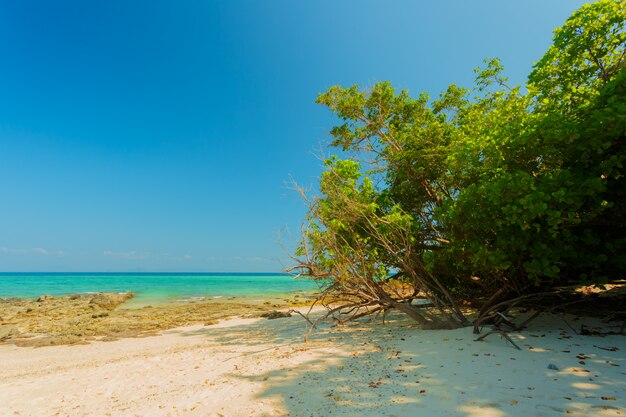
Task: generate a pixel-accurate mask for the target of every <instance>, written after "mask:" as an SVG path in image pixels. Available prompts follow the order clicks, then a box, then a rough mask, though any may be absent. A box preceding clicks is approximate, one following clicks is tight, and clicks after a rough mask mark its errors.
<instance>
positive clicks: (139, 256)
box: [102, 250, 149, 259]
mask: <svg viewBox="0 0 626 417" xmlns="http://www.w3.org/2000/svg"><path fill="white" fill-rule="evenodd" d="M102 256H110V257H112V258H121V259H146V258H147V257H148V256H149V255H148V254H145V253H139V252H137V251H135V250H131V251H128V252H113V251H110V250H105V251H104V252H103V253H102Z"/></svg>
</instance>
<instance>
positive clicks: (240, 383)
mask: <svg viewBox="0 0 626 417" xmlns="http://www.w3.org/2000/svg"><path fill="white" fill-rule="evenodd" d="M581 323H585V324H587V325H588V326H590V327H593V326H594V323H593V322H591V321H590V320H587V319H581V320H579V321H577V322H574V321H572V322H571V323H570V324H571V325H572V326H573V327H575V328H580V324H581ZM306 330H307V324H306V322H304V321H303V320H302V319H301V318H300V317H298V316H293V317H291V318H285V319H277V320H265V319H233V320H228V321H225V322H222V323H220V324H218V325H212V326H193V327H184V328H177V329H174V330H170V331H165V332H163V334H162V335H160V336H152V337H146V338H139V339H122V340H117V341H112V342H94V343H91V344H89V345H73V346H52V347H44V348H27V347H17V346H14V345H0V415H2V416H297V417H300V416H398V417H399V416H464V417H504V416H524V417H526V416H559V415H566V414H567V415H572V416H598V417H599V416H620V415H626V360H625V352H626V344H625V341H626V339H625V338H624V337H623V336H617V335H615V336H605V337H599V336H578V335H576V334H575V333H574V331H573V330H571V329H570V327H568V326H567V325H566V324H565V323H564V321H563V320H562V319H561V318H560V317H551V316H547V317H544V318H542V319H541V318H540V319H538V320H537V321H534V322H533V323H532V324H531V327H530V329H528V330H527V331H525V332H523V333H520V334H514V335H512V337H513V339H514V340H515V341H516V342H517V343H518V344H519V345H520V347H522V348H523V350H521V351H518V350H516V349H514V348H513V347H511V346H510V345H508V344H507V342H506V341H504V340H503V339H501V338H500V336H498V335H491V336H489V337H488V338H487V339H486V341H485V342H474V341H473V339H475V337H476V336H475V335H473V334H472V331H471V328H465V329H457V330H439V331H436V330H428V331H425V330H420V329H419V328H416V327H414V326H413V325H412V324H411V323H410V322H408V321H405V320H404V319H402V318H400V317H395V318H392V320H391V322H390V323H388V324H387V325H385V326H382V325H380V324H371V323H359V324H356V325H353V326H349V327H344V328H330V327H328V326H322V327H321V329H320V330H319V331H317V332H316V333H315V334H314V336H313V338H312V340H310V341H309V342H308V343H303V342H302V336H303V334H304V332H305V331H306ZM604 330H612V328H610V327H609V328H607V327H606V325H605V326H604ZM613 330H614V329H613ZM550 368H557V369H550Z"/></svg>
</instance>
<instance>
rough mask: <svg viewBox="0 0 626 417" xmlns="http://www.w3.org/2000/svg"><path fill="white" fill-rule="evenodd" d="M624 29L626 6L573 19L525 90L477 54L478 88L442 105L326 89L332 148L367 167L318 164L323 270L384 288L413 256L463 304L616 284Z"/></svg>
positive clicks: (451, 95)
mask: <svg viewBox="0 0 626 417" xmlns="http://www.w3.org/2000/svg"><path fill="white" fill-rule="evenodd" d="M625 22H626V2H625V1H616V0H603V1H598V2H596V3H592V4H587V5H585V6H583V7H582V8H581V9H579V10H578V11H576V12H575V13H574V14H573V15H572V16H571V17H570V18H569V19H568V20H567V21H566V23H565V24H564V26H563V27H561V28H559V29H557V30H555V35H554V43H553V45H552V46H551V47H550V48H549V50H548V51H547V52H546V54H545V55H544V57H543V58H542V59H541V60H540V61H539V62H538V63H537V64H535V66H534V69H533V71H532V73H531V74H530V76H529V81H528V84H527V86H526V87H527V88H526V89H527V91H528V92H527V93H522V92H521V91H522V89H521V88H520V87H519V86H514V87H511V86H508V85H507V82H508V80H507V79H506V78H505V77H504V75H503V67H502V65H501V64H500V62H499V61H498V60H487V61H485V63H486V66H485V68H483V69H478V70H477V71H476V72H477V79H476V84H475V87H474V89H473V90H468V89H464V88H460V87H458V86H456V85H452V86H450V87H449V88H448V89H447V90H446V91H445V92H444V93H443V94H441V95H440V96H439V97H438V98H437V99H436V100H430V98H429V96H428V95H427V94H425V93H422V94H420V95H419V97H418V98H417V99H413V98H411V97H410V96H409V94H408V92H406V91H400V92H396V91H395V90H394V88H393V87H392V86H391V84H390V83H388V82H383V83H378V84H376V85H374V87H373V88H372V89H371V90H370V91H367V92H365V91H362V90H360V89H359V87H358V86H357V85H355V86H352V87H349V88H342V87H340V86H335V87H332V88H330V89H329V90H328V91H327V92H326V93H324V94H322V95H320V96H319V97H318V100H317V102H318V103H320V104H323V105H325V106H327V107H329V108H330V109H331V110H332V111H333V112H334V113H335V114H336V115H337V116H338V117H339V119H340V120H341V124H339V125H338V126H336V127H334V128H333V129H332V130H331V134H332V135H333V138H334V140H333V142H332V146H334V147H338V148H341V149H342V150H344V151H348V152H351V153H352V154H353V155H354V157H355V159H356V158H359V159H364V160H368V161H369V163H370V164H371V166H372V167H374V169H370V170H369V171H368V173H367V174H366V173H365V172H364V171H363V169H362V167H361V165H360V164H358V163H356V162H353V161H352V160H349V159H348V160H339V159H337V158H332V159H330V160H328V161H327V162H326V166H327V171H326V172H325V173H324V174H323V175H322V179H321V191H322V196H321V197H320V198H319V199H317V200H316V201H315V204H314V205H313V208H312V210H311V212H310V216H309V221H310V224H309V228H308V230H307V231H306V238H307V239H308V244H309V247H310V250H311V253H313V254H315V257H316V259H317V261H318V262H319V263H318V264H317V265H318V266H321V267H322V268H326V269H328V270H333V271H335V272H333V276H338V275H341V274H346V275H345V276H348V275H349V274H350V273H353V272H354V271H351V268H353V267H354V266H355V265H358V268H359V270H360V271H361V272H365V273H364V275H365V276H369V277H372V278H373V279H380V278H382V277H384V276H386V275H387V274H388V273H389V272H390V271H396V270H400V271H403V270H406V269H407V262H409V261H407V260H412V261H410V262H415V263H416V264H419V265H425V269H426V270H427V271H424V272H425V273H428V274H432V275H435V276H438V277H440V278H441V279H442V282H444V284H445V286H446V287H447V288H448V289H450V290H453V291H456V292H457V293H459V292H463V293H464V294H465V295H468V294H470V293H471V290H472V289H473V288H475V287H476V284H478V286H479V287H480V288H481V291H483V292H485V291H486V292H487V295H488V294H489V293H493V292H495V291H496V290H497V289H499V288H502V287H503V286H504V287H508V288H511V289H512V290H515V291H518V292H523V291H532V290H533V288H535V287H537V286H541V287H550V286H556V285H562V284H565V283H568V282H571V281H572V280H574V281H578V282H585V283H586V282H594V283H597V284H601V283H603V282H605V281H606V280H607V279H615V278H620V277H623V271H624V268H625V267H626V239H625V236H626V183H625V181H624V178H625V173H624V164H625V163H626V144H625V143H626V69H625V68H626V32H625V27H624V25H625ZM374 184H376V186H375V185H374ZM402 231H404V232H406V234H403V233H402ZM407 235H408V238H407ZM329 243H332V244H329ZM331 248H332V249H331ZM302 250H304V249H303V248H301V251H302ZM339 252H341V253H339ZM357 254H358V256H357ZM407 254H410V256H409V255H407ZM336 271H342V272H341V273H338V272H336Z"/></svg>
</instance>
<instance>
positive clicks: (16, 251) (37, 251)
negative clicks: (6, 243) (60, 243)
mask: <svg viewBox="0 0 626 417" xmlns="http://www.w3.org/2000/svg"><path fill="white" fill-rule="evenodd" d="M0 253H7V254H11V255H42V256H50V255H56V256H63V255H64V254H65V252H63V251H62V250H58V251H55V252H51V251H49V250H48V249H44V248H7V247H0Z"/></svg>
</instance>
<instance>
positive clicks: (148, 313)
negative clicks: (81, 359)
mask: <svg viewBox="0 0 626 417" xmlns="http://www.w3.org/2000/svg"><path fill="white" fill-rule="evenodd" d="M308 297H310V294H307V295H304V294H302V293H299V294H294V295H292V296H291V297H289V298H286V297H227V298H219V299H207V298H203V299H198V300H183V301H169V302H163V303H158V304H155V303H150V304H145V302H144V303H141V304H136V303H133V302H132V300H133V298H132V294H128V293H122V294H117V293H95V294H88V295H85V294H82V295H81V294H74V295H69V296H62V297H52V296H41V297H39V298H37V299H21V298H11V299H0V344H14V345H16V346H34V347H42V346H52V345H63V344H70V345H71V344H79V343H90V342H92V341H97V340H104V341H112V340H116V339H120V338H129V337H145V336H152V335H156V334H159V332H162V331H165V330H168V329H172V328H175V327H180V326H189V325H195V324H204V325H210V324H214V323H216V322H217V321H218V320H223V319H226V318H230V317H236V316H238V317H244V318H245V317H258V316H260V315H262V314H266V313H269V312H273V311H276V310H285V309H289V308H293V307H297V306H302V305H306V304H310V301H309V298H308Z"/></svg>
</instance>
